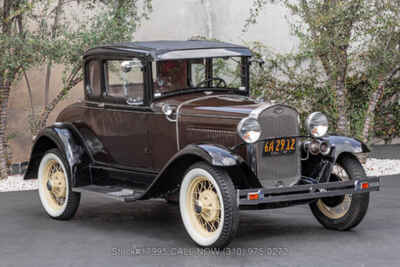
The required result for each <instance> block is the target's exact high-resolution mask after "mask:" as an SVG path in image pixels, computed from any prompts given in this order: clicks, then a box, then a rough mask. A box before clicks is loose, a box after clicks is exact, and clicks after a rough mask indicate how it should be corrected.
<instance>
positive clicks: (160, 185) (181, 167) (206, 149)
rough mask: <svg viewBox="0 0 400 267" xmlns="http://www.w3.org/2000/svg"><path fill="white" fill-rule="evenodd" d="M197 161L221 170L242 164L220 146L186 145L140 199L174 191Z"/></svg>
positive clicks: (236, 157)
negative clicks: (221, 168)
mask: <svg viewBox="0 0 400 267" xmlns="http://www.w3.org/2000/svg"><path fill="white" fill-rule="evenodd" d="M198 161H205V162H207V163H208V164H210V165H212V166H218V167H223V168H230V167H235V166H239V165H241V164H242V163H243V162H244V160H243V159H242V158H241V157H240V156H238V155H235V154H233V153H232V152H230V151H229V150H228V149H226V148H224V147H222V146H220V145H213V144H199V145H188V146H186V147H185V148H183V149H182V150H180V151H179V152H178V153H176V154H175V155H174V156H173V157H172V158H171V159H170V160H169V161H168V163H167V164H165V166H164V167H163V168H162V170H161V171H160V172H159V174H158V175H157V177H156V178H155V179H154V181H153V183H152V184H151V185H150V186H149V188H148V189H147V191H146V193H145V194H144V195H143V197H142V199H147V198H151V197H154V196H159V195H162V194H165V193H168V192H169V191H172V190H175V189H176V188H177V187H178V186H179V184H180V182H181V180H182V178H183V175H184V174H185V172H186V170H187V169H188V168H189V167H190V166H191V165H192V164H194V163H195V162H198Z"/></svg>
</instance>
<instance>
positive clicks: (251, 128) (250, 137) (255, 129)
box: [237, 117, 261, 144]
mask: <svg viewBox="0 0 400 267" xmlns="http://www.w3.org/2000/svg"><path fill="white" fill-rule="evenodd" d="M237 132H238V134H239V136H240V138H242V139H243V141H245V142H246V143H249V144H252V143H255V142H257V140H258V139H259V138H260V136H261V127H260V124H259V123H258V121H257V120H256V119H254V118H248V117H247V118H244V119H242V120H241V121H240V122H239V124H238V127H237Z"/></svg>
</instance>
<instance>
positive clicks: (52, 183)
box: [43, 160, 67, 208]
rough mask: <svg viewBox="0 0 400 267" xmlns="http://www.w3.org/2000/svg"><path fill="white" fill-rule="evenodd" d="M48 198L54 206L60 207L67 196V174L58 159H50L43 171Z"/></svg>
mask: <svg viewBox="0 0 400 267" xmlns="http://www.w3.org/2000/svg"><path fill="white" fill-rule="evenodd" d="M43 176H44V177H43V179H44V183H43V186H44V187H45V188H44V189H45V192H46V199H47V200H48V202H49V204H51V205H52V206H53V207H54V208H60V207H61V206H62V205H63V204H64V202H65V198H66V194H67V192H66V191H67V187H66V176H65V174H64V171H63V168H62V167H61V165H60V164H59V163H58V162H57V161H56V160H49V161H48V162H47V164H46V167H45V170H44V172H43Z"/></svg>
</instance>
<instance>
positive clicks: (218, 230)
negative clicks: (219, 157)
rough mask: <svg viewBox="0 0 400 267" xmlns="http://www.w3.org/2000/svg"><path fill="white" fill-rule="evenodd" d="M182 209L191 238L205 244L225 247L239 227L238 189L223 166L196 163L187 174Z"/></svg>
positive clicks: (181, 197)
mask: <svg viewBox="0 0 400 267" xmlns="http://www.w3.org/2000/svg"><path fill="white" fill-rule="evenodd" d="M179 209H180V212H181V216H182V221H183V224H184V226H185V229H186V231H187V233H188V234H189V236H190V238H191V239H192V240H193V241H194V242H195V243H196V244H197V245H199V246H201V247H213V248H223V247H225V246H227V245H228V244H229V242H230V241H231V240H232V239H233V237H234V236H235V235H236V232H237V228H238V226H239V211H238V207H237V199H236V190H235V188H234V185H233V183H232V180H231V178H230V177H229V176H228V174H227V173H226V172H225V170H223V169H221V168H215V167H212V166H210V165H208V164H206V163H204V162H199V163H196V164H194V165H193V166H191V167H190V168H189V170H188V171H187V172H186V174H185V175H184V177H183V180H182V184H181V186H180V190H179Z"/></svg>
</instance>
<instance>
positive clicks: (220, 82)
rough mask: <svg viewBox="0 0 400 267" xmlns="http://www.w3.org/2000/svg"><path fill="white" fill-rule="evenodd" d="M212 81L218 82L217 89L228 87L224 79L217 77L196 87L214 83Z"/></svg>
mask: <svg viewBox="0 0 400 267" xmlns="http://www.w3.org/2000/svg"><path fill="white" fill-rule="evenodd" d="M212 81H217V82H218V83H217V84H216V85H215V86H216V87H225V88H226V87H227V84H226V82H225V81H224V79H221V78H218V77H215V78H210V79H206V80H204V81H201V82H199V83H198V84H197V85H196V87H202V86H201V85H204V84H206V83H208V82H212Z"/></svg>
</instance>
